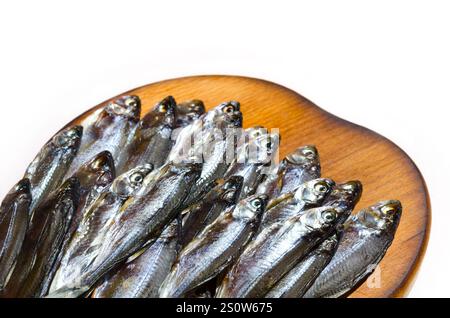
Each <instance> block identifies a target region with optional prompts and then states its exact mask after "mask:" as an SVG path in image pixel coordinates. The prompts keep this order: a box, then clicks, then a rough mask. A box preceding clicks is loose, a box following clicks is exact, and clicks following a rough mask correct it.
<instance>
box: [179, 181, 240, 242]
mask: <svg viewBox="0 0 450 318" xmlns="http://www.w3.org/2000/svg"><path fill="white" fill-rule="evenodd" d="M242 183H243V178H242V177H240V176H232V177H230V178H228V179H227V180H218V181H216V182H215V184H216V186H215V187H214V188H213V189H212V190H211V191H209V192H208V194H207V195H205V197H204V198H203V199H202V200H201V201H199V202H197V203H195V204H193V205H192V206H190V207H189V208H187V209H185V210H183V211H182V212H181V216H182V218H183V219H182V226H181V237H180V245H181V246H182V247H184V246H186V245H187V244H188V243H190V242H191V241H192V239H193V238H194V237H195V236H197V234H198V233H200V232H201V231H202V230H203V229H204V228H205V227H206V226H207V225H208V224H210V223H212V222H213V221H214V220H215V219H216V218H217V217H218V216H219V215H220V213H222V212H223V211H224V210H227V209H229V208H230V207H232V206H234V205H236V203H237V202H238V199H239V193H240V192H241V189H242Z"/></svg>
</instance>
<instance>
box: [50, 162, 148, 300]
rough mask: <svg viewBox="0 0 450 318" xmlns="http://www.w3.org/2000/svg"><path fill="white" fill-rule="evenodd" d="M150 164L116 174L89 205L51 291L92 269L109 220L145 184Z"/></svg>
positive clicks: (65, 252) (65, 250) (66, 249)
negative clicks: (105, 188) (91, 265)
mask: <svg viewBox="0 0 450 318" xmlns="http://www.w3.org/2000/svg"><path fill="white" fill-rule="evenodd" d="M152 169H153V167H152V166H151V165H142V166H138V167H136V168H134V169H131V170H130V171H128V172H126V173H124V174H122V175H120V176H119V177H117V178H116V179H115V180H114V182H113V183H112V184H111V185H110V187H109V188H108V189H107V190H105V191H103V192H102V194H101V195H100V196H99V198H98V199H97V200H95V201H94V202H93V203H92V204H91V205H90V206H89V207H87V208H86V211H85V212H84V214H83V216H82V219H81V221H80V224H79V225H78V227H77V229H76V231H75V232H74V233H73V234H72V236H71V237H70V239H69V241H68V242H67V247H66V248H65V249H64V250H63V254H62V257H61V261H60V263H59V266H58V267H57V270H56V274H55V276H54V278H53V281H52V282H51V285H50V291H49V292H50V294H52V293H54V292H56V291H57V290H58V289H60V288H63V287H64V285H65V284H66V283H67V282H71V281H76V280H77V279H78V277H79V276H80V275H81V274H80V273H83V272H85V271H86V270H87V268H89V266H90V264H91V263H92V262H93V259H94V257H95V255H96V254H95V253H96V252H98V250H99V249H100V248H101V246H102V245H103V244H104V241H103V239H104V236H105V235H106V233H107V231H108V228H109V226H110V223H111V222H112V221H113V220H114V217H115V216H116V215H117V214H118V213H119V212H120V211H121V209H122V208H123V206H124V204H125V202H126V201H127V199H128V198H129V197H131V196H133V195H134V194H135V193H136V192H138V190H139V189H140V188H141V187H142V184H143V181H144V179H145V177H146V176H147V175H148V174H149V173H150V172H151V171H152Z"/></svg>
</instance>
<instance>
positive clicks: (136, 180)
mask: <svg viewBox="0 0 450 318" xmlns="http://www.w3.org/2000/svg"><path fill="white" fill-rule="evenodd" d="M130 180H131V182H132V183H141V182H142V181H143V180H144V176H143V175H142V174H141V173H139V172H136V173H133V174H132V175H131V177H130Z"/></svg>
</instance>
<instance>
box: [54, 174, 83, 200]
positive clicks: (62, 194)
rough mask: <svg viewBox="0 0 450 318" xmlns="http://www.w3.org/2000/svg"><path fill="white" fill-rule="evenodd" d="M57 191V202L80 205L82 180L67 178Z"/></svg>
mask: <svg viewBox="0 0 450 318" xmlns="http://www.w3.org/2000/svg"><path fill="white" fill-rule="evenodd" d="M57 191H58V192H57V194H56V199H57V201H56V202H57V204H65V205H67V206H71V205H72V206H73V205H78V201H79V198H80V181H79V180H78V178H76V177H71V178H69V179H67V180H66V181H65V182H64V183H63V184H62V186H61V187H60V188H59V190H57Z"/></svg>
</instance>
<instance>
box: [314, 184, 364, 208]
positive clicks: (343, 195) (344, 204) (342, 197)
mask: <svg viewBox="0 0 450 318" xmlns="http://www.w3.org/2000/svg"><path fill="white" fill-rule="evenodd" d="M362 191H363V185H362V183H361V182H360V181H357V180H353V181H348V182H345V183H341V184H337V185H335V186H334V187H333V189H332V190H331V193H330V194H329V195H328V196H327V197H326V199H325V201H324V202H323V205H324V206H325V205H326V206H331V207H333V208H335V209H336V210H338V211H341V212H345V213H347V214H348V215H350V214H351V213H352V211H353V209H354V208H355V206H356V204H357V203H358V202H359V199H360V198H361V195H362Z"/></svg>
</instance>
